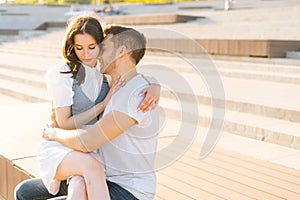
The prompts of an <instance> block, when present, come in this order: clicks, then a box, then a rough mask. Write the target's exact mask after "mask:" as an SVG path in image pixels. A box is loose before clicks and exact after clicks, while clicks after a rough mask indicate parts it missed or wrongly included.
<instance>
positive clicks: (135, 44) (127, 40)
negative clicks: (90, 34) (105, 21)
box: [104, 25, 146, 64]
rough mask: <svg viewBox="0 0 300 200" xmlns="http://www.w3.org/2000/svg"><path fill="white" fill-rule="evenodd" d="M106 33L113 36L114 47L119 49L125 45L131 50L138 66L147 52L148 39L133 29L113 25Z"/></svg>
mask: <svg viewBox="0 0 300 200" xmlns="http://www.w3.org/2000/svg"><path fill="white" fill-rule="evenodd" d="M104 33H105V34H106V35H109V34H110V35H112V36H113V37H112V41H113V43H114V47H116V48H118V47H120V46H122V45H124V46H125V47H126V48H128V49H129V50H130V55H131V57H132V58H133V59H134V60H135V62H136V64H138V62H139V61H140V60H141V59H142V58H143V57H144V55H145V51H146V38H145V36H144V35H143V34H142V33H140V32H138V31H137V30H134V29H133V28H129V27H124V26H117V25H111V26H108V27H107V28H106V29H105V30H104Z"/></svg>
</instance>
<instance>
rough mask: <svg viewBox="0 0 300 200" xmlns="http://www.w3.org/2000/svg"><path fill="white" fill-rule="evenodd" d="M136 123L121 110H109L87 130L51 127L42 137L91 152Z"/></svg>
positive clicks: (78, 149)
mask: <svg viewBox="0 0 300 200" xmlns="http://www.w3.org/2000/svg"><path fill="white" fill-rule="evenodd" d="M136 123H137V121H136V120H135V119H133V118H131V117H130V116H128V115H126V114H124V113H122V112H119V111H111V112H110V113H108V114H107V115H105V116H104V117H103V118H102V119H100V120H99V121H98V122H97V123H95V124H94V125H93V126H91V127H90V128H88V129H87V130H83V129H77V130H63V129H53V130H52V131H51V132H49V133H45V134H44V135H43V137H44V138H45V139H48V140H55V141H57V142H59V143H61V144H63V145H65V146H67V147H69V148H72V149H74V150H77V151H82V152H91V151H93V150H96V149H98V148H99V147H101V146H102V145H104V144H105V143H106V142H109V141H111V140H112V139H114V138H115V137H117V136H119V135H120V134H122V133H123V132H124V131H125V130H127V129H128V128H130V127H132V126H133V125H135V124H136Z"/></svg>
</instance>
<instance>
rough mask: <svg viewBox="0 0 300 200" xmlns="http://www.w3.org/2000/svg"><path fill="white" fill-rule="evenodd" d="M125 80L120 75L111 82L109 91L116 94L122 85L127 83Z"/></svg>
mask: <svg viewBox="0 0 300 200" xmlns="http://www.w3.org/2000/svg"><path fill="white" fill-rule="evenodd" d="M125 83H126V82H125V80H124V79H121V76H118V77H117V79H116V80H115V81H114V82H113V83H112V84H111V86H110V90H109V92H111V94H112V95H113V94H115V93H116V92H117V91H118V90H119V89H120V88H121V87H123V86H124V85H125Z"/></svg>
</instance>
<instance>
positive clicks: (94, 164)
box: [55, 151, 110, 200]
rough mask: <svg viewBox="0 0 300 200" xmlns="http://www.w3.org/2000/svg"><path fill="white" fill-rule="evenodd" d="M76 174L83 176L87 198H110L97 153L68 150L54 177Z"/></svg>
mask: <svg viewBox="0 0 300 200" xmlns="http://www.w3.org/2000/svg"><path fill="white" fill-rule="evenodd" d="M76 175H77V176H82V177H83V178H84V181H85V186H86V191H87V198H88V199H89V200H99V199H103V200H107V199H110V198H109V192H108V188H107V184H106V176H105V173H104V167H103V164H102V162H101V161H100V158H99V156H98V155H97V154H95V153H82V152H78V151H72V152H70V153H69V154H67V155H66V156H65V158H64V159H63V160H62V162H61V163H60V164H59V166H58V167H57V170H56V176H55V179H57V180H66V179H67V178H69V177H70V176H76ZM76 199H78V197H77V198H76Z"/></svg>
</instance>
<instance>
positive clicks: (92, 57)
mask: <svg viewBox="0 0 300 200" xmlns="http://www.w3.org/2000/svg"><path fill="white" fill-rule="evenodd" d="M102 40H103V31H102V27H101V25H100V23H99V21H98V20H97V19H96V18H94V17H92V16H78V17H76V18H75V19H73V20H72V21H71V22H70V23H69V25H68V28H67V31H66V34H65V38H64V41H63V46H62V54H63V56H64V58H65V60H66V64H64V65H62V66H55V67H53V68H51V69H50V70H49V71H48V72H47V73H46V75H45V79H46V84H47V89H48V91H49V94H50V95H51V97H52V101H53V111H54V114H53V116H52V118H53V119H54V121H55V122H56V125H57V126H58V127H60V128H63V129H77V128H84V127H87V126H89V125H92V124H94V123H95V122H96V121H97V119H98V118H99V117H101V113H102V112H103V111H104V108H105V106H106V104H107V103H108V101H109V100H110V98H111V96H112V94H113V93H114V92H115V91H117V90H118V89H119V88H120V87H121V86H122V81H121V80H117V81H116V82H114V83H110V77H109V76H106V75H103V74H101V73H100V67H101V66H100V64H99V62H98V56H99V53H100V48H99V44H100V43H101V42H102ZM159 93H160V87H159V86H156V84H153V86H151V87H150V88H148V89H146V90H144V91H143V92H142V94H141V95H144V94H147V95H146V97H145V102H144V104H143V103H142V104H143V105H141V106H140V107H139V108H137V109H141V110H145V111H146V110H148V109H151V107H153V105H155V104H156V102H157V101H158V99H159ZM38 164H39V171H40V177H41V178H42V180H43V183H44V185H45V186H46V188H47V190H48V191H49V192H50V193H51V194H53V195H55V194H57V192H58V191H59V188H60V182H61V181H62V180H67V179H69V180H70V182H72V181H76V182H78V180H79V182H81V184H82V183H83V186H84V188H83V189H82V190H78V188H77V189H74V188H72V186H71V185H70V186H69V189H68V191H69V192H68V199H89V200H93V199H95V200H99V199H109V192H108V188H107V185H106V177H105V172H104V168H103V164H102V161H101V159H100V157H99V156H98V154H97V153H96V152H93V153H84V152H79V151H75V150H73V149H71V148H68V147H65V146H63V145H62V144H60V143H58V142H56V141H42V142H41V144H40V145H39V148H38ZM70 177H71V178H70ZM72 179H73V180H72Z"/></svg>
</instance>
